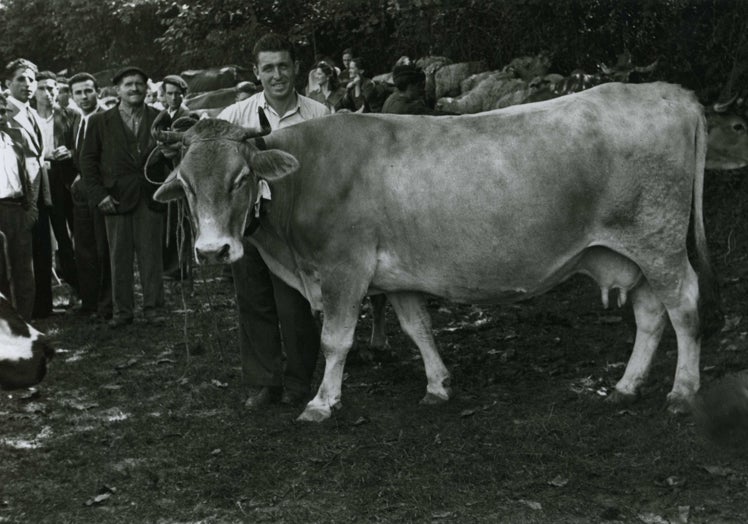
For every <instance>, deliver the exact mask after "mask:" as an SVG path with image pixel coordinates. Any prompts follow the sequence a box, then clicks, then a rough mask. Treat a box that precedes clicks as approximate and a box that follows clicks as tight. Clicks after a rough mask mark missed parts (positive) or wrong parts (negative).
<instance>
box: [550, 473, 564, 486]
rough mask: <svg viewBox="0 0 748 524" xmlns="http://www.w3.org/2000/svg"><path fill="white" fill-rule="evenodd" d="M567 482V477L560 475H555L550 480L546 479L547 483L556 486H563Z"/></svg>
mask: <svg viewBox="0 0 748 524" xmlns="http://www.w3.org/2000/svg"><path fill="white" fill-rule="evenodd" d="M568 483H569V479H567V478H566V477H562V476H561V475H556V476H555V477H554V478H553V479H552V480H549V481H548V484H550V485H551V486H555V487H557V488H563V487H564V486H566V485H567V484H568Z"/></svg>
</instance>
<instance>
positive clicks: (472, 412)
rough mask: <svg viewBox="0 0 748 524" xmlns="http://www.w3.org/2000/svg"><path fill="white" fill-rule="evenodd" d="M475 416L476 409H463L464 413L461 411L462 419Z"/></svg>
mask: <svg viewBox="0 0 748 524" xmlns="http://www.w3.org/2000/svg"><path fill="white" fill-rule="evenodd" d="M473 415H475V410H474V409H463V410H462V411H460V416H461V417H462V418H465V417H472V416H473Z"/></svg>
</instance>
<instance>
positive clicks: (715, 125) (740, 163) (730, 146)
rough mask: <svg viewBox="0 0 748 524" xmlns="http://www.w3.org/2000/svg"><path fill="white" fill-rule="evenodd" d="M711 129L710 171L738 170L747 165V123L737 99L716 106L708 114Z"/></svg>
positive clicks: (744, 113) (708, 165)
mask: <svg viewBox="0 0 748 524" xmlns="http://www.w3.org/2000/svg"><path fill="white" fill-rule="evenodd" d="M706 119H707V128H708V129H709V138H708V142H707V143H708V149H707V154H706V168H707V169H719V170H728V169H739V168H741V167H744V166H747V165H748V122H746V111H745V107H744V105H743V103H742V100H737V96H735V97H733V98H731V99H730V100H728V101H727V102H723V103H717V104H714V105H713V106H712V107H710V108H709V109H708V110H707V112H706Z"/></svg>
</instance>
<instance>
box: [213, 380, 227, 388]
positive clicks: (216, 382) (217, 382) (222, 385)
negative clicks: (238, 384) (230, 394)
mask: <svg viewBox="0 0 748 524" xmlns="http://www.w3.org/2000/svg"><path fill="white" fill-rule="evenodd" d="M210 383H211V384H213V385H214V386H215V387H217V388H227V387H229V384H228V382H221V381H220V380H216V379H211V381H210Z"/></svg>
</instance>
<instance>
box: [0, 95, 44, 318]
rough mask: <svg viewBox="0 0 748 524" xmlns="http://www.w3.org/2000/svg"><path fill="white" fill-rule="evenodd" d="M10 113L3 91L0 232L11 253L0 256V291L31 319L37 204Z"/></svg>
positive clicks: (0, 144)
mask: <svg viewBox="0 0 748 524" xmlns="http://www.w3.org/2000/svg"><path fill="white" fill-rule="evenodd" d="M8 115H9V111H8V100H7V98H6V97H5V95H3V94H2V93H0V231H1V232H2V233H3V235H4V236H5V239H4V243H5V245H4V248H5V249H6V250H7V253H8V258H7V260H6V258H5V256H0V292H2V293H3V294H4V295H5V296H6V297H10V298H11V299H12V303H13V305H14V306H15V308H16V310H17V311H18V313H19V314H20V315H21V316H22V317H23V318H24V320H26V321H29V320H31V314H32V311H33V308H34V268H33V263H32V250H31V226H32V224H33V222H34V220H35V216H34V215H35V213H36V206H35V205H34V202H33V200H31V183H30V180H29V179H28V175H27V173H26V163H25V161H24V152H23V148H22V147H21V145H20V144H19V143H18V142H20V140H21V138H20V132H19V131H18V130H16V129H10V128H8ZM14 137H15V138H14ZM0 253H1V251H0ZM7 263H9V265H10V267H7V265H6V264H7ZM9 270H10V275H9V276H10V279H9V280H8V279H7V276H8V271H9Z"/></svg>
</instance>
